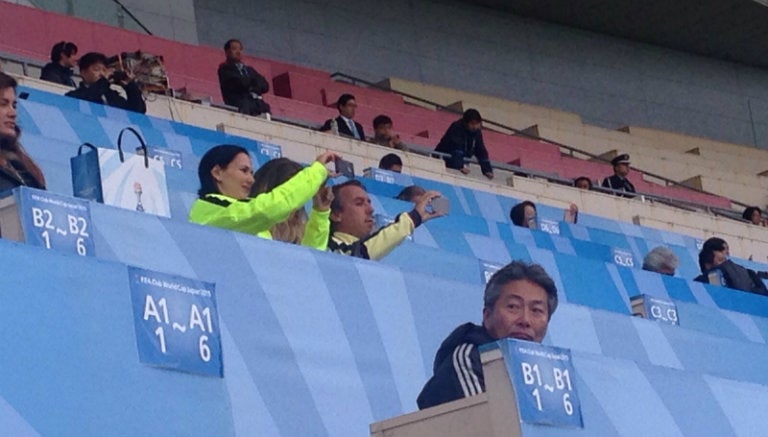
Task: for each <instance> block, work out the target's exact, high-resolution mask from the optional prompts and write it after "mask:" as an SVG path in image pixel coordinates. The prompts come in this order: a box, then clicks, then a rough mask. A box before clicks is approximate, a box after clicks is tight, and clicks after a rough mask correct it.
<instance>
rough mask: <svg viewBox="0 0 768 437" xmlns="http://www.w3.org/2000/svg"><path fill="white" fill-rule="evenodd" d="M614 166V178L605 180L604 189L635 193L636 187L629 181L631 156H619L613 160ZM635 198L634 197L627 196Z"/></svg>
mask: <svg viewBox="0 0 768 437" xmlns="http://www.w3.org/2000/svg"><path fill="white" fill-rule="evenodd" d="M611 165H613V176H611V177H608V178H605V179H603V187H605V188H611V189H614V190H617V191H625V192H627V193H634V192H635V186H634V185H632V182H630V181H629V179H627V175H628V174H629V155H627V154H626V153H625V154H623V155H619V156H617V157H615V158H613V159H612V160H611ZM625 197H633V196H625Z"/></svg>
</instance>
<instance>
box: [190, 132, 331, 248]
mask: <svg viewBox="0 0 768 437" xmlns="http://www.w3.org/2000/svg"><path fill="white" fill-rule="evenodd" d="M337 157H338V155H336V154H335V153H333V152H325V153H323V154H322V155H320V156H318V157H317V160H316V161H315V162H314V163H312V165H310V166H308V167H307V168H305V169H303V170H301V171H300V172H298V173H297V174H296V175H294V176H293V177H292V178H290V179H289V180H288V181H286V182H285V183H284V184H281V185H279V186H277V187H275V188H274V189H273V190H271V191H269V192H265V193H263V194H260V195H258V196H256V197H250V194H251V189H252V188H253V184H254V178H253V165H252V164H251V157H250V156H249V155H248V151H247V150H246V149H244V148H243V147H240V146H233V145H228V144H224V145H220V146H216V147H214V148H212V149H211V150H209V151H208V152H206V154H205V155H203V158H202V159H201V160H200V165H199V167H198V170H197V173H198V177H199V178H200V190H199V191H198V194H199V196H200V198H199V199H197V200H196V201H195V203H194V204H193V205H192V209H191V210H190V211H189V221H191V222H193V223H199V224H202V225H210V226H216V227H219V228H225V229H232V230H234V231H240V232H245V233H247V234H253V235H258V236H260V237H263V238H269V239H271V238H272V234H271V233H270V231H269V230H270V229H271V228H272V227H273V226H274V225H275V224H277V223H280V222H283V221H285V220H286V219H287V218H288V216H289V215H290V214H291V213H292V212H293V211H295V210H296V209H299V208H301V207H302V206H303V205H304V204H305V203H306V202H307V201H309V199H311V198H312V196H314V195H315V193H317V191H318V190H319V189H320V187H322V185H323V183H325V180H326V179H327V178H328V169H326V168H325V164H327V163H328V162H331V161H333V160H334V159H336V158H337Z"/></svg>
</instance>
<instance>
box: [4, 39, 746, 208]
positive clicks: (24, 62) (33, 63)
mask: <svg viewBox="0 0 768 437" xmlns="http://www.w3.org/2000/svg"><path fill="white" fill-rule="evenodd" d="M0 60H2V61H3V62H10V63H15V64H17V65H19V66H21V70H22V74H23V75H25V76H29V69H30V67H32V68H35V69H40V68H42V66H43V63H42V62H40V61H37V60H34V59H30V58H25V57H21V56H15V55H11V54H8V53H0ZM342 76H343V77H346V78H350V79H351V80H353V83H361V84H364V85H366V86H369V87H372V88H376V89H379V90H382V91H387V92H393V93H396V94H399V95H401V96H403V97H407V98H409V99H414V100H417V101H419V102H422V103H425V104H428V105H432V106H434V107H435V108H436V109H437V110H442V111H447V112H451V113H454V114H460V113H461V112H460V111H456V110H454V109H452V108H448V107H445V106H443V105H440V104H438V103H435V102H431V101H429V100H426V99H422V98H421V97H418V96H413V95H410V94H407V93H402V92H397V91H392V90H389V89H387V88H384V87H382V86H380V85H378V84H374V83H371V82H368V81H365V80H362V79H359V78H355V77H353V76H348V75H344V74H342V73H334V74H333V75H332V77H333V78H336V77H342ZM223 109H234V108H223ZM272 120H274V121H278V122H281V123H285V124H290V125H293V126H297V127H302V128H306V129H312V130H317V129H318V128H319V127H320V125H319V124H316V123H311V122H307V121H305V120H299V119H293V118H288V117H277V116H272ZM484 123H488V124H492V125H494V126H498V127H501V128H503V129H508V130H510V131H513V132H516V133H519V135H521V136H525V137H527V138H530V139H534V140H538V141H544V142H547V143H550V144H554V145H557V146H559V147H563V148H566V149H569V150H572V151H573V152H578V153H581V154H583V155H585V156H589V157H592V158H594V159H599V160H601V161H604V162H607V161H606V160H605V159H602V158H600V157H598V156H595V155H593V154H590V153H588V152H584V151H581V150H579V149H576V148H574V147H571V146H568V145H565V144H560V143H558V142H556V141H549V140H546V139H543V138H540V137H537V136H535V135H531V134H528V133H526V132H523V131H520V130H519V129H515V128H512V127H508V126H505V125H503V124H501V123H496V122H493V121H488V120H484ZM406 145H407V146H408V150H409V151H410V152H412V153H416V154H418V155H421V156H427V157H431V158H437V159H441V158H443V157H445V156H448V155H447V154H445V153H442V152H438V151H435V150H432V149H430V148H427V147H423V146H419V145H416V144H406ZM467 162H470V163H474V164H479V163H478V162H477V160H476V159H472V160H467ZM491 165H492V166H493V167H494V168H496V169H499V170H503V171H506V172H509V173H511V174H513V175H517V176H523V177H528V178H538V179H544V180H547V181H549V182H552V183H556V184H560V185H567V186H572V180H571V179H566V178H562V177H560V176H558V175H556V174H553V173H548V172H542V171H538V170H535V169H530V168H523V167H520V166H516V165H512V164H507V163H503V162H498V161H491ZM639 171H642V170H639ZM644 173H645V174H648V175H651V176H653V175H652V174H650V173H647V172H644ZM676 185H680V184H676ZM681 186H684V187H686V186H685V185H681ZM686 188H688V189H692V188H691V187H686ZM592 190H593V191H598V192H602V193H606V194H614V195H623V194H624V192H622V191H617V190H612V189H610V188H603V187H599V186H595V187H593V188H592ZM692 190H693V191H698V192H702V193H706V194H711V193H707V192H705V191H702V190H695V189H692ZM636 195H637V197H641V198H643V199H644V200H649V201H653V202H657V203H661V204H665V205H669V206H673V207H676V208H681V209H685V210H689V211H705V212H707V213H710V214H713V215H717V216H722V217H727V218H730V219H733V220H737V221H740V222H744V221H745V220H744V219H742V217H741V215H740V214H738V213H737V212H736V211H733V210H730V209H724V208H719V207H714V206H711V205H705V204H701V203H698V202H692V201H687V200H682V199H677V198H672V197H668V196H662V195H658V194H652V193H643V192H638V193H636ZM721 197H722V196H721ZM729 200H730V201H731V203H733V204H737V205H741V206H743V207H746V206H747V205H745V204H743V203H741V202H737V201H734V200H732V199H729Z"/></svg>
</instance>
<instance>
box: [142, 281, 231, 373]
mask: <svg viewBox="0 0 768 437" xmlns="http://www.w3.org/2000/svg"><path fill="white" fill-rule="evenodd" d="M128 275H129V281H130V287H131V301H132V304H133V316H134V317H133V318H134V327H135V329H136V345H137V347H138V349H139V361H141V362H142V363H145V364H149V365H152V366H158V367H163V368H167V369H172V370H178V371H182V372H190V373H198V374H202V375H207V376H217V377H222V376H223V366H222V357H221V332H220V329H219V317H218V311H217V310H216V295H215V285H214V284H211V283H208V282H203V281H198V280H194V279H189V278H184V277H181V276H175V275H168V274H165V273H160V272H153V271H151V270H145V269H140V268H136V267H129V268H128Z"/></svg>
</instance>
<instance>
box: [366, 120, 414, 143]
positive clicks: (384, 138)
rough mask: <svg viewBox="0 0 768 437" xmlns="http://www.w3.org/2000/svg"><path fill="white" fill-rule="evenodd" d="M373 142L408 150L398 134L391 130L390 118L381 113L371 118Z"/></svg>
mask: <svg viewBox="0 0 768 437" xmlns="http://www.w3.org/2000/svg"><path fill="white" fill-rule="evenodd" d="M373 142H374V143H376V144H378V145H380V146H384V147H392V148H393V149H400V150H408V147H407V146H406V145H405V144H404V143H403V142H402V141H401V140H400V135H398V134H396V133H394V132H392V119H391V118H389V117H388V116H386V115H383V114H382V115H378V116H376V118H374V119H373Z"/></svg>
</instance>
